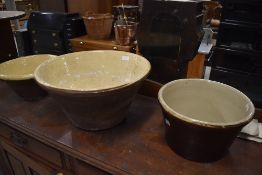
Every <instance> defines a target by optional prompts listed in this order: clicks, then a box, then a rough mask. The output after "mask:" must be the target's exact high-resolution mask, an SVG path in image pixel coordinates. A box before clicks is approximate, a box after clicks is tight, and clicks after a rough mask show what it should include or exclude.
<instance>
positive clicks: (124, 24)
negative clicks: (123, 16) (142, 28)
mask: <svg viewBox="0 0 262 175" xmlns="http://www.w3.org/2000/svg"><path fill="white" fill-rule="evenodd" d="M136 30H137V23H135V22H130V21H121V22H119V21H117V22H116V23H115V24H114V31H115V41H116V43H117V44H119V45H121V46H130V45H133V44H134V41H135V37H136Z"/></svg>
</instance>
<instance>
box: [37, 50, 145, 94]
mask: <svg viewBox="0 0 262 175" xmlns="http://www.w3.org/2000/svg"><path fill="white" fill-rule="evenodd" d="M149 71H150V63H149V62H148V61H147V60H146V59H145V58H143V57H142V56H139V55H136V54H132V53H127V52H121V51H84V52H75V53H70V54H66V55H62V56H59V57H57V59H54V60H51V61H48V62H45V63H43V64H41V65H40V66H39V67H38V68H37V70H36V72H35V77H36V80H37V81H38V82H39V83H40V84H43V85H44V86H48V87H52V88H59V89H65V90H76V91H92V90H94V91H96V90H105V89H110V88H116V87H119V86H125V85H128V84H132V83H134V82H136V81H138V80H140V79H142V78H144V77H145V76H146V75H147V74H148V73H149Z"/></svg>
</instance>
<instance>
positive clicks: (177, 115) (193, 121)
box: [158, 78, 255, 128]
mask: <svg viewBox="0 0 262 175" xmlns="http://www.w3.org/2000/svg"><path fill="white" fill-rule="evenodd" d="M183 81H199V82H209V83H212V84H217V85H219V86H223V87H226V88H229V89H231V90H233V91H234V92H236V93H237V94H240V95H241V96H242V97H243V98H244V99H245V100H247V102H248V103H249V104H250V107H251V113H249V114H248V115H246V117H244V118H243V119H241V120H237V121H234V122H228V123H223V122H206V121H203V120H197V119H193V118H191V117H188V116H185V115H183V114H181V113H179V112H176V111H175V110H173V109H172V108H171V107H170V106H169V105H167V104H166V102H165V100H164V99H163V92H164V90H165V89H166V87H168V86H170V85H173V84H175V83H177V82H183ZM158 101H159V103H160V104H161V107H162V108H164V109H163V110H165V112H167V113H169V114H171V115H172V117H174V118H178V119H180V120H182V121H184V122H188V123H191V124H194V125H199V126H204V127H210V128H227V127H235V126H239V125H243V124H247V123H248V122H249V121H251V120H252V118H253V116H254V113H255V107H254V104H253V103H252V101H251V100H250V99H249V98H248V97H247V96H246V95H245V94H244V93H242V92H241V91H239V90H238V89H236V88H234V87H232V86H229V85H227V84H224V83H221V82H217V81H213V80H207V79H198V78H189V79H178V80H174V81H171V82H169V83H167V84H165V85H163V86H162V87H161V88H160V90H159V92H158Z"/></svg>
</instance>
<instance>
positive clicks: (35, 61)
mask: <svg viewBox="0 0 262 175" xmlns="http://www.w3.org/2000/svg"><path fill="white" fill-rule="evenodd" d="M53 58H55V56H54V55H48V54H43V55H31V56H25V57H19V58H16V59H13V60H9V61H6V62H4V63H1V64H0V79H1V80H2V81H5V82H6V83H7V84H8V85H9V86H10V87H11V88H12V89H13V90H14V91H15V92H16V94H17V95H19V96H20V97H22V98H23V99H24V100H27V101H34V100H38V99H41V98H42V97H44V96H46V95H47V92H46V91H44V90H43V89H41V88H40V87H39V86H38V85H37V84H36V82H35V80H34V71H35V69H36V68H37V67H38V66H39V65H40V64H41V63H43V62H44V61H47V60H49V59H53Z"/></svg>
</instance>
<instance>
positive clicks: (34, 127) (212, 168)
mask: <svg viewBox="0 0 262 175" xmlns="http://www.w3.org/2000/svg"><path fill="white" fill-rule="evenodd" d="M101 110H102V109H101ZM162 118H163V117H162V112H161V108H160V106H159V104H158V101H157V100H156V99H155V98H150V97H146V96H142V95H137V96H136V98H135V100H134V102H133V104H132V105H131V107H130V109H129V113H128V116H127V119H126V120H125V121H124V122H122V123H121V124H119V125H118V126H116V127H114V128H112V129H109V130H104V131H99V132H86V131H84V130H81V129H78V128H75V127H73V126H72V125H71V123H70V122H69V121H68V120H67V119H66V117H65V116H64V114H63V113H62V111H61V110H60V108H59V105H58V104H57V103H56V102H55V101H54V100H53V99H51V98H50V97H48V98H45V99H42V100H41V101H39V102H25V101H23V100H22V99H20V98H19V97H17V96H16V94H15V93H13V92H12V91H11V89H9V88H8V87H7V86H6V85H5V84H3V83H0V122H2V123H4V124H6V125H9V126H11V127H13V128H15V129H17V130H18V131H20V132H23V133H24V134H27V135H29V136H31V137H33V138H35V139H37V140H38V141H40V142H43V143H45V144H47V145H49V146H51V147H54V148H56V149H58V150H60V151H62V152H65V153H67V154H69V155H70V156H72V157H75V158H78V159H79V160H82V161H83V162H86V163H89V164H91V165H93V166H94V167H97V168H100V169H102V170H104V171H107V172H109V173H112V174H135V175H139V174H143V175H149V174H154V175H155V174H161V175H165V174H166V175H173V174H181V175H187V174H190V175H203V174H212V175H232V174H237V175H260V174H262V166H261V162H262V145H261V144H258V143H254V142H250V141H244V140H240V139H236V140H235V142H234V143H233V145H232V146H231V148H230V149H229V151H228V153H227V154H226V156H225V157H223V158H222V159H221V160H219V161H216V162H212V163H197V162H192V161H189V160H186V159H184V158H182V157H180V156H178V155H177V154H176V153H174V152H173V151H172V150H171V149H170V148H169V147H168V146H167V144H166V141H165V138H164V126H163V119H162Z"/></svg>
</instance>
